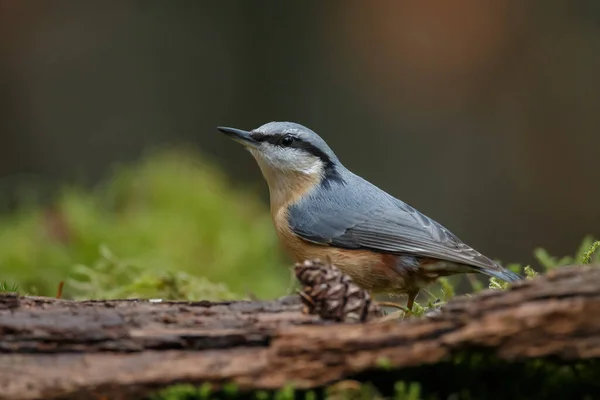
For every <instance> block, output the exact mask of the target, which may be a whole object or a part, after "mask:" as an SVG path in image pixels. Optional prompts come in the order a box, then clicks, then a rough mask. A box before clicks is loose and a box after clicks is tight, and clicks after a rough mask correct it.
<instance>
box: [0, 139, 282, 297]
mask: <svg viewBox="0 0 600 400" xmlns="http://www.w3.org/2000/svg"><path fill="white" fill-rule="evenodd" d="M109 253H110V256H108V254H109ZM287 264H288V263H287V262H286V261H285V259H284V258H283V257H282V255H281V252H280V249H279V246H278V244H277V239H276V236H275V233H274V230H273V227H272V223H271V218H270V215H269V213H268V206H267V205H266V204H263V203H262V202H260V201H259V200H258V198H257V197H256V196H255V195H254V194H252V193H248V192H246V191H243V190H240V189H239V188H236V187H234V185H233V184H230V183H228V182H227V180H226V179H225V177H224V175H223V174H222V173H221V172H220V171H219V170H218V169H216V168H215V167H214V166H212V164H210V163H209V162H208V161H207V160H205V159H203V158H202V157H200V156H199V155H198V154H193V153H190V152H187V151H179V150H177V151H165V152H158V153H152V154H148V155H147V156H146V157H144V158H142V159H141V160H140V161H139V162H137V163H135V164H132V165H124V166H119V167H116V168H114V170H113V171H112V173H111V174H110V175H109V176H108V177H107V178H106V179H105V180H104V181H103V182H102V183H101V184H99V185H97V186H96V187H95V188H93V189H91V190H85V189H83V188H80V187H64V188H62V190H61V191H60V194H59V195H58V196H57V198H56V201H55V202H54V204H53V205H52V207H42V206H40V207H30V208H27V209H22V210H20V211H18V212H16V213H13V214H11V215H5V216H3V217H0V271H2V276H0V278H1V279H3V280H6V281H10V282H16V283H18V284H19V285H20V286H21V287H22V288H24V289H25V290H27V291H30V292H36V290H32V288H37V293H38V294H40V295H54V294H55V292H56V287H57V285H58V283H59V282H60V281H67V284H66V285H65V288H64V294H65V296H66V297H76V298H80V297H112V296H122V295H127V293H128V291H130V290H131V291H130V293H129V294H130V295H131V296H135V295H137V294H138V289H139V288H140V287H144V290H143V292H144V294H146V295H148V296H152V297H160V296H163V295H165V293H167V292H169V290H172V293H171V296H167V297H180V296H182V297H189V296H191V297H198V296H204V295H205V293H214V295H215V296H220V295H221V294H220V293H226V296H225V297H230V294H232V293H233V294H235V295H236V296H237V297H244V296H246V295H247V294H248V293H250V292H251V293H253V294H255V295H256V296H258V297H259V298H272V297H275V296H279V295H282V294H284V292H285V289H286V287H287V284H288V281H289V271H288V269H287V268H286V266H287ZM98 270H100V271H104V273H107V272H108V271H110V273H116V274H115V275H114V276H112V277H101V274H102V272H99V273H94V272H93V271H98ZM127 271H129V273H128V272H127ZM132 277H133V278H135V281H136V282H133V281H132ZM89 278H93V279H91V280H90V279H89ZM77 281H81V283H83V285H76V284H75V285H74V284H73V282H77ZM213 283H215V284H216V283H223V284H225V285H226V287H225V289H223V290H222V288H218V289H217V288H215V287H214V286H213ZM169 285H170V286H171V289H169V288H168V286H169ZM161 287H162V288H163V289H161ZM206 288H209V289H208V291H205V289H206ZM213 289H214V290H213ZM215 290H216V291H215ZM188 291H190V292H191V293H190V292H188Z"/></svg>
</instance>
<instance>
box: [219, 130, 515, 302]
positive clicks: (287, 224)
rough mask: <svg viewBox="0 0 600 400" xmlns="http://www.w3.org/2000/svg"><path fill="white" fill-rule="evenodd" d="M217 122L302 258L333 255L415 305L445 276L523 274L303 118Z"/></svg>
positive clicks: (367, 284) (509, 277)
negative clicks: (358, 167) (402, 196)
mask: <svg viewBox="0 0 600 400" xmlns="http://www.w3.org/2000/svg"><path fill="white" fill-rule="evenodd" d="M217 129H218V130H219V131H221V132H222V133H224V134H225V135H227V136H229V137H230V138H231V139H233V140H234V141H236V142H238V143H241V144H242V145H243V146H244V147H245V148H246V149H247V150H248V151H249V152H250V153H251V154H252V156H253V157H254V159H255V160H256V162H257V163H258V166H259V168H260V170H261V172H262V175H263V177H264V179H265V180H266V182H267V186H268V188H269V197H270V211H271V217H272V220H273V225H274V227H275V231H276V233H277V237H278V239H279V242H280V243H281V245H282V247H283V248H284V250H285V252H286V253H287V254H288V255H289V256H291V258H292V259H294V260H295V261H296V262H303V261H305V260H310V259H321V260H329V262H331V263H332V264H333V265H336V266H337V267H338V268H339V269H340V270H341V271H342V272H344V273H345V274H346V275H348V276H350V278H351V279H352V280H353V281H354V282H355V283H356V284H357V285H358V286H360V287H361V288H363V289H365V290H367V291H368V292H370V293H371V294H372V295H381V294H388V295H406V296H407V303H406V307H407V308H408V310H412V309H413V305H414V301H415V298H416V297H417V295H418V293H419V291H420V290H421V289H423V288H425V287H427V286H428V285H430V284H433V283H434V282H435V281H436V280H437V279H439V278H440V277H443V276H450V275H455V274H461V273H480V274H484V275H488V276H491V277H496V278H498V279H501V280H503V281H506V282H517V281H519V280H521V279H523V278H522V277H521V276H520V275H518V274H516V273H514V272H512V271H510V270H509V269H507V268H505V267H503V266H502V265H500V264H499V263H497V262H495V261H493V260H491V259H490V258H488V257H486V256H484V255H483V254H481V253H479V252H478V251H476V250H475V249H473V248H472V247H470V246H468V245H467V244H465V243H463V242H462V241H461V240H460V239H459V238H458V237H457V236H456V235H454V234H453V233H452V232H450V231H449V230H448V229H447V228H446V227H444V226H442V225H441V224H440V223H438V222H436V221H434V220H433V219H431V218H429V217H427V216H426V215H424V214H422V213H421V212H419V211H418V210H417V209H415V208H414V207H412V206H410V205H408V204H407V203H405V202H403V201H401V200H399V199H397V198H396V197H394V196H392V195H391V194H389V193H387V192H386V191H384V190H383V189H380V188H379V187H377V186H376V185H374V184H372V183H370V182H369V181H367V180H365V179H363V178H362V177H360V176H358V175H356V174H354V173H353V172H351V171H350V170H349V169H347V168H346V167H345V166H344V165H343V164H342V163H341V162H340V160H339V159H338V157H337V156H336V155H335V153H334V152H333V150H332V149H331V148H330V147H329V145H327V143H326V142H325V140H324V139H323V138H321V136H319V135H318V134H317V133H315V132H314V131H312V130H311V129H309V128H307V127H305V126H303V125H300V124H298V123H295V122H277V121H274V122H269V123H266V124H264V125H262V126H260V127H258V128H256V129H253V130H251V131H246V130H242V129H237V128H230V127H224V126H219V127H217Z"/></svg>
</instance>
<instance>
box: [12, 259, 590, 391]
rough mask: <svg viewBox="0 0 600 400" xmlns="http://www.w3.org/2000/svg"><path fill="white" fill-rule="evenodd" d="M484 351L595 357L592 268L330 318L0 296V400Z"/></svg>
mask: <svg viewBox="0 0 600 400" xmlns="http://www.w3.org/2000/svg"><path fill="white" fill-rule="evenodd" d="M482 350H483V351H485V352H486V354H490V355H493V356H495V357H497V358H498V359H501V360H504V361H507V362H517V361H523V360H528V359H533V358H540V357H542V358H552V359H557V360H562V361H568V362H572V361H578V360H586V359H593V358H598V357H600V268H597V267H569V268H563V269H560V270H556V271H552V272H550V273H548V274H547V275H544V276H540V277H538V278H536V279H534V280H531V281H525V282H522V283H517V284H515V285H513V286H512V287H511V288H510V289H509V290H506V291H491V290H489V291H485V292H482V293H480V294H478V295H474V296H472V297H460V298H456V299H454V300H452V301H450V302H449V303H448V304H446V305H445V306H444V307H443V308H442V309H441V310H440V311H439V312H437V313H435V314H434V315H430V316H427V317H424V318H419V319H417V318H414V319H409V320H402V321H386V322H381V321H373V322H368V323H362V324H361V323H332V322H326V321H322V320H320V319H319V318H318V317H317V316H313V315H305V314H303V313H302V305H301V303H300V300H299V299H298V297H297V296H290V297H285V298H281V299H278V300H274V301H264V302H245V301H240V302H219V303H210V302H162V303H153V302H149V301H144V300H115V301H80V302H76V301H67V300H57V299H50V298H40V297H18V296H15V295H10V294H5V295H1V296H0V399H58V398H72V399H76V398H90V397H91V396H95V395H97V396H99V397H101V396H106V397H107V398H111V399H113V398H123V399H129V398H131V399H134V398H137V399H139V398H140V397H141V396H143V395H144V394H146V393H148V392H149V391H151V390H155V389H157V388H160V387H164V386H167V385H170V384H174V383H181V382H187V383H204V382H210V383H211V384H213V385H214V386H215V387H219V385H222V384H224V383H226V382H233V383H235V384H237V385H238V387H239V388H240V389H242V390H252V389H276V388H281V387H283V386H285V385H287V384H290V383H291V384H293V385H294V386H295V387H296V388H316V387H320V386H322V385H326V384H328V383H332V382H334V381H337V380H340V379H344V378H347V377H350V376H354V375H356V374H359V373H361V372H365V371H369V370H373V369H376V368H382V366H384V365H385V367H386V368H393V369H403V368H409V367H414V366H419V365H426V364H435V363H440V362H445V361H448V360H449V359H451V358H452V356H453V355H456V354H460V353H463V352H469V351H482Z"/></svg>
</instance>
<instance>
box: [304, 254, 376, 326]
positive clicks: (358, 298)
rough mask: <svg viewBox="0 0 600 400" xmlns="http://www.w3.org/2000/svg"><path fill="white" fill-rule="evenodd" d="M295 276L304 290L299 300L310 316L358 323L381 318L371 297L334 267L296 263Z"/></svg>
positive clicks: (311, 263) (321, 263)
mask: <svg viewBox="0 0 600 400" xmlns="http://www.w3.org/2000/svg"><path fill="white" fill-rule="evenodd" d="M294 272H295V273H296V278H298V281H300V283H301V284H302V286H303V289H302V290H301V291H300V297H301V298H302V302H303V303H304V305H305V312H307V313H310V314H318V315H319V316H320V317H321V318H323V319H327V320H334V321H358V322H365V321H367V320H369V319H371V318H373V317H378V316H380V315H381V310H380V309H379V307H378V306H377V305H376V304H375V303H373V301H372V299H371V296H370V295H369V293H368V292H367V291H366V290H363V289H361V288H360V287H359V286H357V285H356V284H355V283H354V282H352V279H351V278H350V277H349V276H348V275H346V274H344V273H343V272H342V271H341V270H340V269H339V268H337V267H335V266H334V265H331V264H326V263H323V262H322V261H321V260H318V259H316V260H312V261H311V260H306V261H304V262H303V263H297V264H296V265H295V266H294Z"/></svg>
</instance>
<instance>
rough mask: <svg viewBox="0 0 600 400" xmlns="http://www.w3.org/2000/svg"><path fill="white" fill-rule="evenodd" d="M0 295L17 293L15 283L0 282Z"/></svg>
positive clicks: (17, 287) (17, 289) (17, 286)
mask: <svg viewBox="0 0 600 400" xmlns="http://www.w3.org/2000/svg"><path fill="white" fill-rule="evenodd" d="M0 293H19V285H17V284H16V283H8V282H0Z"/></svg>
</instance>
